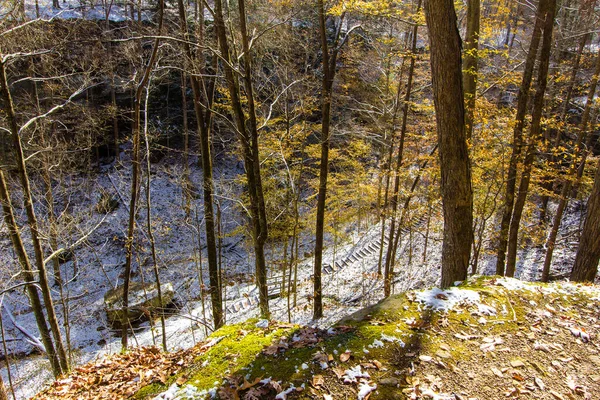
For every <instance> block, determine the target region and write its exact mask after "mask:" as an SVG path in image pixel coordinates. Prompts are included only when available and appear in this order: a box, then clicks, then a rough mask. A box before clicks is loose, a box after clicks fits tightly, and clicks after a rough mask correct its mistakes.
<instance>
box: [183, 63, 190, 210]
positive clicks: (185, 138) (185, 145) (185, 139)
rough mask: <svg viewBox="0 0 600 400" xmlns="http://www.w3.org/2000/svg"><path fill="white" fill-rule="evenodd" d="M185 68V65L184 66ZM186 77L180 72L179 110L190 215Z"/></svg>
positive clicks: (186, 205)
mask: <svg viewBox="0 0 600 400" xmlns="http://www.w3.org/2000/svg"><path fill="white" fill-rule="evenodd" d="M184 69H185V66H184ZM186 92H187V78H186V76H185V72H183V71H182V72H181V112H182V118H183V185H182V186H183V203H184V207H183V208H184V210H185V215H186V217H187V218H189V217H190V213H191V207H192V206H191V197H192V193H191V190H192V183H191V182H190V160H189V151H190V135H189V130H188V113H187V95H186Z"/></svg>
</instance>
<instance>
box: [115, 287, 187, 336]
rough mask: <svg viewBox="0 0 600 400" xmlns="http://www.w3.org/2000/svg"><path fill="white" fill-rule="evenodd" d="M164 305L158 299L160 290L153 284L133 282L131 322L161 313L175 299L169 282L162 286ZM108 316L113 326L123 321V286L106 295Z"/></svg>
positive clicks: (129, 315)
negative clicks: (150, 314)
mask: <svg viewBox="0 0 600 400" xmlns="http://www.w3.org/2000/svg"><path fill="white" fill-rule="evenodd" d="M160 288H161V292H162V304H161V302H160V301H159V299H158V290H157V288H156V284H155V283H153V282H149V283H145V284H142V283H140V282H133V283H131V284H130V285H129V307H128V308H127V317H128V319H129V321H136V320H140V319H143V318H144V316H145V315H148V313H161V312H163V311H164V308H165V307H166V306H168V305H169V304H170V303H171V302H173V299H174V298H175V290H174V289H173V285H172V284H171V283H169V282H167V283H163V284H162V285H161V286H160ZM104 306H105V309H106V316H107V317H108V321H109V322H110V324H111V325H115V326H117V325H119V324H120V323H121V321H122V320H123V318H122V317H123V309H122V308H123V286H122V285H121V286H118V287H117V288H115V289H111V290H109V291H108V292H106V294H105V295H104Z"/></svg>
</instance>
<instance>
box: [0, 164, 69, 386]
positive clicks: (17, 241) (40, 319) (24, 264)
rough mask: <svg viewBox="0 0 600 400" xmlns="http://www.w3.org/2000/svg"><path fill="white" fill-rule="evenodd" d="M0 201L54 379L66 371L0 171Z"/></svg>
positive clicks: (6, 186) (0, 171)
mask: <svg viewBox="0 0 600 400" xmlns="http://www.w3.org/2000/svg"><path fill="white" fill-rule="evenodd" d="M0 201H1V202H2V210H3V212H4V222H5V224H6V227H7V229H8V235H9V236H10V240H11V242H12V244H13V248H14V250H15V253H16V254H17V258H18V259H19V263H20V264H21V268H23V277H24V279H25V282H27V283H29V284H28V285H27V295H28V297H29V301H30V302H31V307H32V309H33V315H34V316H35V322H36V324H37V327H38V330H39V331H40V336H41V337H42V343H43V344H44V348H45V349H46V354H48V359H49V360H50V366H51V367H52V372H53V374H54V377H58V376H60V375H61V374H62V373H63V372H66V371H63V370H62V367H61V364H60V362H59V360H58V355H57V353H56V349H55V347H54V342H53V341H52V337H51V336H50V330H49V329H48V325H47V324H46V317H45V316H44V311H43V306H42V301H41V299H40V296H39V294H38V291H37V289H36V287H35V286H34V285H33V283H34V282H35V277H34V275H33V271H32V268H31V263H30V262H29V257H28V256H27V253H26V251H25V246H24V245H23V241H22V239H21V233H20V232H19V228H18V226H17V222H16V219H15V215H14V213H13V207H12V204H11V201H10V193H9V191H8V185H7V184H6V180H5V178H4V172H3V171H2V170H1V169H0Z"/></svg>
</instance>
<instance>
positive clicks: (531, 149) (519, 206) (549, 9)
mask: <svg viewBox="0 0 600 400" xmlns="http://www.w3.org/2000/svg"><path fill="white" fill-rule="evenodd" d="M555 14H556V0H549V1H548V3H547V5H546V7H545V9H544V15H545V16H544V36H543V41H542V50H541V53H540V65H539V69H538V75H537V83H536V90H535V96H534V98H533V111H532V115H531V132H530V134H529V144H528V145H527V152H526V155H525V160H524V162H523V173H522V174H521V182H520V184H519V194H518V195H517V199H516V201H515V206H514V210H513V215H512V218H511V221H510V229H509V236H508V252H507V256H506V275H507V276H511V277H512V276H514V274H515V269H516V261H517V244H518V236H519V228H520V224H521V216H522V214H523V208H524V207H525V201H526V200H527V195H528V192H529V183H530V181H531V170H532V168H533V161H534V159H535V155H536V147H537V145H538V142H539V141H540V139H541V137H542V127H541V120H542V112H543V110H544V94H545V92H546V86H547V84H548V68H549V65H550V52H551V50H552V31H553V28H554V16H555Z"/></svg>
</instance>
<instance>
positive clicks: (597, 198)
mask: <svg viewBox="0 0 600 400" xmlns="http://www.w3.org/2000/svg"><path fill="white" fill-rule="evenodd" d="M599 261H600V160H599V161H598V165H597V170H596V177H595V179H594V187H593V188H592V194H591V195H590V198H589V199H588V202H587V216H586V218H585V222H584V224H583V231H582V232H581V239H580V240H579V248H578V249H577V256H576V257H575V264H574V265H573V270H572V271H571V280H572V281H576V282H585V281H587V282H593V281H594V279H595V278H596V272H597V271H598V262H599Z"/></svg>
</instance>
